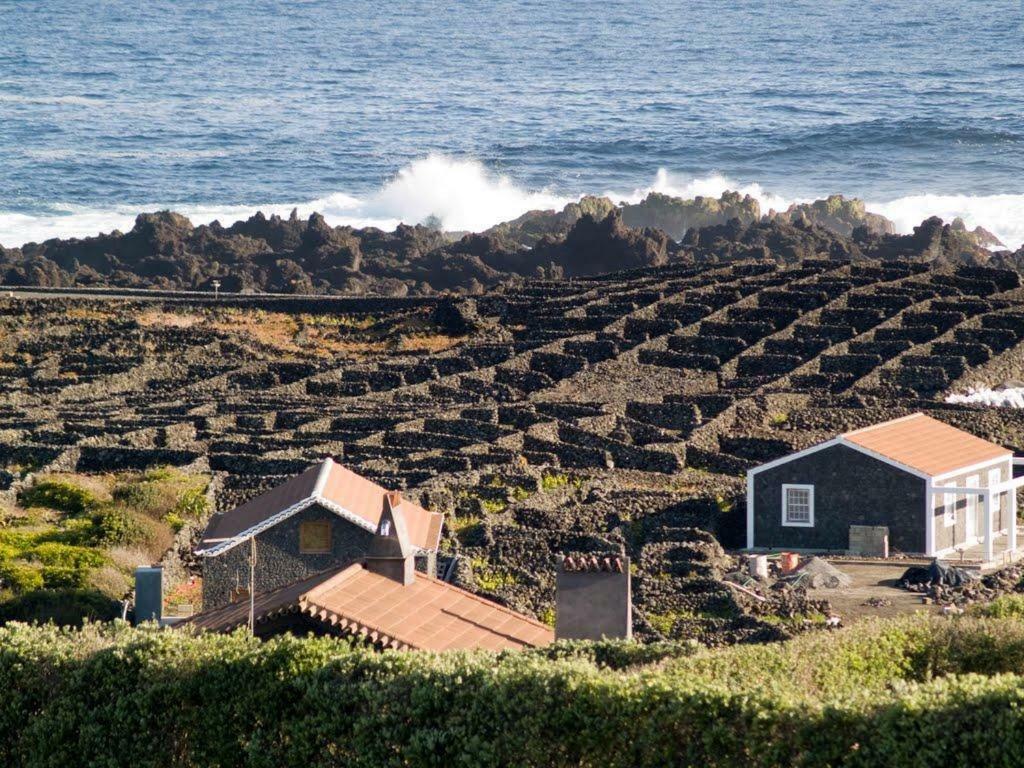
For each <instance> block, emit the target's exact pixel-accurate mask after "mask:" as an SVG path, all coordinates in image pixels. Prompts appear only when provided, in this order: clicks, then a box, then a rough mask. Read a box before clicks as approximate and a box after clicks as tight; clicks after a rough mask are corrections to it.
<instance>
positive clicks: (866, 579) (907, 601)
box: [808, 560, 937, 624]
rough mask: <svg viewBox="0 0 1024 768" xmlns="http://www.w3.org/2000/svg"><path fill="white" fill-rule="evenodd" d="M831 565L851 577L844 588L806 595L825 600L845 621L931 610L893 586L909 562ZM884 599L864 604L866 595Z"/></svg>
mask: <svg viewBox="0 0 1024 768" xmlns="http://www.w3.org/2000/svg"><path fill="white" fill-rule="evenodd" d="M830 562H832V565H834V566H835V567H836V568H838V569H839V570H841V571H842V572H843V573H845V574H847V575H848V576H850V578H851V579H853V584H852V585H851V586H849V587H847V588H845V589H812V590H809V591H808V596H809V597H813V598H815V599H820V600H828V601H829V602H830V603H831V604H832V610H833V612H834V613H835V614H837V615H838V616H840V617H841V618H842V620H843V622H844V623H846V624H850V623H852V622H854V621H857V620H858V619H862V618H865V617H867V616H900V615H903V614H908V613H914V612H915V611H930V612H934V611H936V610H937V609H936V608H935V606H929V605H923V604H922V603H921V596H920V595H918V594H914V593H913V592H907V591H906V590H903V589H900V588H899V587H897V586H896V581H897V580H898V579H899V577H900V576H902V575H903V572H904V571H905V570H906V569H907V567H908V565H909V564H908V563H855V562H844V561H842V560H835V561H830ZM872 597H875V598H883V599H885V600H887V601H889V602H890V603H891V604H890V605H883V606H877V607H876V606H872V605H867V604H866V601H867V600H868V599H869V598H872Z"/></svg>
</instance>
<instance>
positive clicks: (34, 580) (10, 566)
mask: <svg viewBox="0 0 1024 768" xmlns="http://www.w3.org/2000/svg"><path fill="white" fill-rule="evenodd" d="M42 586H43V575H42V574H41V573H40V572H39V571H38V570H37V569H35V568H33V567H31V566H29V565H25V564H23V563H15V562H11V561H9V560H5V561H0V588H3V589H9V590H11V591H12V592H14V593H15V594H16V595H20V594H24V593H25V592H31V591H32V590H33V589H39V588H40V587H42Z"/></svg>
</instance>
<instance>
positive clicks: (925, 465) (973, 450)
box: [841, 413, 1011, 477]
mask: <svg viewBox="0 0 1024 768" xmlns="http://www.w3.org/2000/svg"><path fill="white" fill-rule="evenodd" d="M841 437H842V439H843V440H844V441H846V442H849V443H853V444H854V445H857V446H860V447H861V448H866V449H867V450H869V451H873V452H874V453H877V454H879V455H881V456H884V457H886V458H887V459H892V460H893V461H896V462H899V463H900V464H903V465H905V466H907V467H910V468H911V469H916V470H918V471H919V472H923V473H924V474H926V475H929V476H932V477H934V476H936V475H944V474H947V473H949V472H955V471H956V470H958V469H962V468H964V467H968V466H971V465H974V464H981V463H982V462H985V461H990V460H995V459H999V458H1003V457H1006V456H1008V455H1010V454H1011V451H1010V450H1009V449H1007V448H1004V447H1003V446H1001V445H996V444H995V443H990V442H989V441H988V440H982V439H981V438H980V437H976V436H974V435H972V434H971V433H970V432H965V431H963V430H962V429H957V428H956V427H952V426H950V425H949V424H946V423H944V422H941V421H939V420H938V419H933V418H932V417H931V416H926V415H924V414H923V413H915V414H912V415H910V416H904V417H903V418H900V419H893V420H892V421H885V422H882V423H881V424H875V425H874V426H870V427H865V428H864V429H858V430H854V431H853V432H847V433H845V434H843V435H842V436H841Z"/></svg>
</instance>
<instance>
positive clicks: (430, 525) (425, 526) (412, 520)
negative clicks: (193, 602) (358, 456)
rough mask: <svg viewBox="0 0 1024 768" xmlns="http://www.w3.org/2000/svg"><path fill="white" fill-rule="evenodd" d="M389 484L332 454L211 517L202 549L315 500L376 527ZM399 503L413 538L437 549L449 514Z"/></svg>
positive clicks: (234, 539)
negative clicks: (362, 473) (383, 484)
mask: <svg viewBox="0 0 1024 768" xmlns="http://www.w3.org/2000/svg"><path fill="white" fill-rule="evenodd" d="M386 493H388V491H386V490H385V489H384V488H382V487H381V486H379V485H377V484H376V483H374V482H372V481H371V480H367V479H366V478H365V477H362V476H360V475H357V474H356V473H355V472H353V471H352V470H350V469H347V468H345V467H343V466H341V465H340V464H338V463H336V462H335V461H333V460H332V459H330V458H327V459H324V460H323V462H321V463H320V464H317V465H314V466H312V467H310V468H309V469H307V470H306V471H305V472H303V473H302V474H301V475H296V476H295V477H293V478H290V479H289V480H287V481H286V482H284V483H282V484H281V485H279V486H277V487H276V488H272V489H270V490H269V491H267V492H266V493H263V494H261V495H259V496H257V497H256V498H255V499H252V500H251V501H248V502H246V503H245V504H242V505H241V506H238V507H235V508H234V509H232V510H231V511H229V512H224V513H221V514H217V515H214V516H213V517H212V518H211V519H210V523H209V525H207V527H206V532H205V533H204V534H203V540H202V542H201V543H200V545H199V550H200V551H201V552H205V553H207V554H219V553H220V552H223V551H224V550H226V549H229V548H231V547H232V546H234V545H235V544H237V543H239V542H240V541H244V540H246V539H248V538H249V537H250V536H253V535H255V534H257V533H259V532H260V531H262V530H265V529H266V528H269V527H271V526H272V525H276V524H277V523H278V522H280V520H281V519H285V518H286V517H287V516H288V513H289V511H291V512H298V511H300V510H301V509H305V508H306V507H308V506H310V505H312V504H319V505H321V506H323V507H325V508H326V509H329V510H331V511H332V512H335V513H337V514H339V515H340V516H342V517H344V518H346V519H347V520H350V521H351V522H353V523H355V524H356V525H359V526H360V527H362V528H365V529H366V530H368V531H373V530H376V528H377V523H378V522H379V521H380V515H381V511H382V510H383V509H384V495H385V494H386ZM400 509H401V510H402V513H403V515H404V517H405V522H406V526H407V528H408V532H409V542H410V543H411V544H413V545H414V546H416V547H419V548H420V549H436V548H437V546H438V542H439V541H440V538H441V523H442V521H443V520H444V515H442V514H440V513H438V512H429V511H427V510H425V509H423V507H421V506H419V505H418V504H414V503H413V502H411V501H409V500H408V499H402V502H401V505H400Z"/></svg>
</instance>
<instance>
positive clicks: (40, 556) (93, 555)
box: [28, 541, 106, 568]
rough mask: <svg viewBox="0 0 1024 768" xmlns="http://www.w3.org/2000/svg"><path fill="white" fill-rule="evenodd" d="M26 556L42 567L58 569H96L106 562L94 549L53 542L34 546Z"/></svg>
mask: <svg viewBox="0 0 1024 768" xmlns="http://www.w3.org/2000/svg"><path fill="white" fill-rule="evenodd" d="M28 554H29V556H30V557H31V558H32V559H34V560H38V561H39V562H41V563H42V564H43V565H49V566H55V567H60V568H96V567H99V566H101V565H103V563H104V562H105V561H106V558H104V557H103V555H102V553H100V552H97V551H96V550H95V549H88V548H87V547H76V546H73V545H70V544H60V543H58V542H53V541H48V542H44V543H42V544H38V545H36V546H35V547H33V548H32V549H31V550H30V551H29V553H28Z"/></svg>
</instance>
